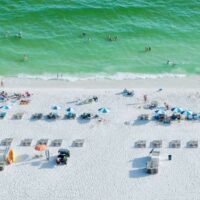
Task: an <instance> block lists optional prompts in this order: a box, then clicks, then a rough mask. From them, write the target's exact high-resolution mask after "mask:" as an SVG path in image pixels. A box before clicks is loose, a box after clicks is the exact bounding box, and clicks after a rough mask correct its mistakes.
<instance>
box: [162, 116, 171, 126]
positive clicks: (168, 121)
mask: <svg viewBox="0 0 200 200" xmlns="http://www.w3.org/2000/svg"><path fill="white" fill-rule="evenodd" d="M162 122H163V123H164V124H171V118H170V117H165V118H164V119H163V121H162Z"/></svg>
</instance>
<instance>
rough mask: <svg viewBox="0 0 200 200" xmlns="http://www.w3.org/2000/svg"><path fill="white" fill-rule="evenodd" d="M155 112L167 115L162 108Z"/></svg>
mask: <svg viewBox="0 0 200 200" xmlns="http://www.w3.org/2000/svg"><path fill="white" fill-rule="evenodd" d="M155 113H156V115H165V111H164V110H162V109H159V110H156V111H155Z"/></svg>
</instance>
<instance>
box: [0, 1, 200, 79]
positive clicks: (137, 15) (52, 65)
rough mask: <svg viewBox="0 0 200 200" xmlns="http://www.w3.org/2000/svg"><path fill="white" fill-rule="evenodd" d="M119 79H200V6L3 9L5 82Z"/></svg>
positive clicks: (53, 4) (40, 4)
mask: <svg viewBox="0 0 200 200" xmlns="http://www.w3.org/2000/svg"><path fill="white" fill-rule="evenodd" d="M19 32H21V36H22V37H21V38H18V37H16V35H17V34H18V33H19ZM109 36H110V37H111V38H114V37H116V36H117V40H116V41H108V37H109ZM149 46H150V47H151V51H149V52H144V48H145V47H149ZM24 55H25V56H24ZM167 60H169V61H170V62H173V63H175V65H172V64H168V65H167V64H166V63H167ZM119 72H120V73H141V74H162V73H171V74H200V1H199V0H190V1H187V0H155V1H149V0H135V1H134V0H115V1H114V0H78V1H77V0H56V1H52V0H51V1H50V0H38V1H36V0H26V1H25V0H22V1H20V0H12V1H11V0H1V1H0V75H19V74H21V75H22V74H24V75H26V74H27V75H44V74H57V73H62V74H66V75H70V74H72V75H74V74H101V73H103V74H109V75H112V74H115V73H119Z"/></svg>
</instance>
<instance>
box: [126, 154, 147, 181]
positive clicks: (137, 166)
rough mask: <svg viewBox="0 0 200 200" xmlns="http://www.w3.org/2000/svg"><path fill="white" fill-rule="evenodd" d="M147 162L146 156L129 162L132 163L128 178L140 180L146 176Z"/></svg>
mask: <svg viewBox="0 0 200 200" xmlns="http://www.w3.org/2000/svg"><path fill="white" fill-rule="evenodd" d="M148 160H149V157H148V156H145V157H141V158H135V159H134V160H131V161H130V162H132V168H133V169H132V170H130V171H129V177H130V178H142V177H146V176H148V174H147V173H146V171H145V168H146V163H147V161H148Z"/></svg>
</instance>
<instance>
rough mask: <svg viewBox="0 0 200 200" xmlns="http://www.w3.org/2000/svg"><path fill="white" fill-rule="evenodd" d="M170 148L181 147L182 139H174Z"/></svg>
mask: <svg viewBox="0 0 200 200" xmlns="http://www.w3.org/2000/svg"><path fill="white" fill-rule="evenodd" d="M169 147H170V148H180V147H181V141H180V140H172V141H171V142H170V143H169Z"/></svg>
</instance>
